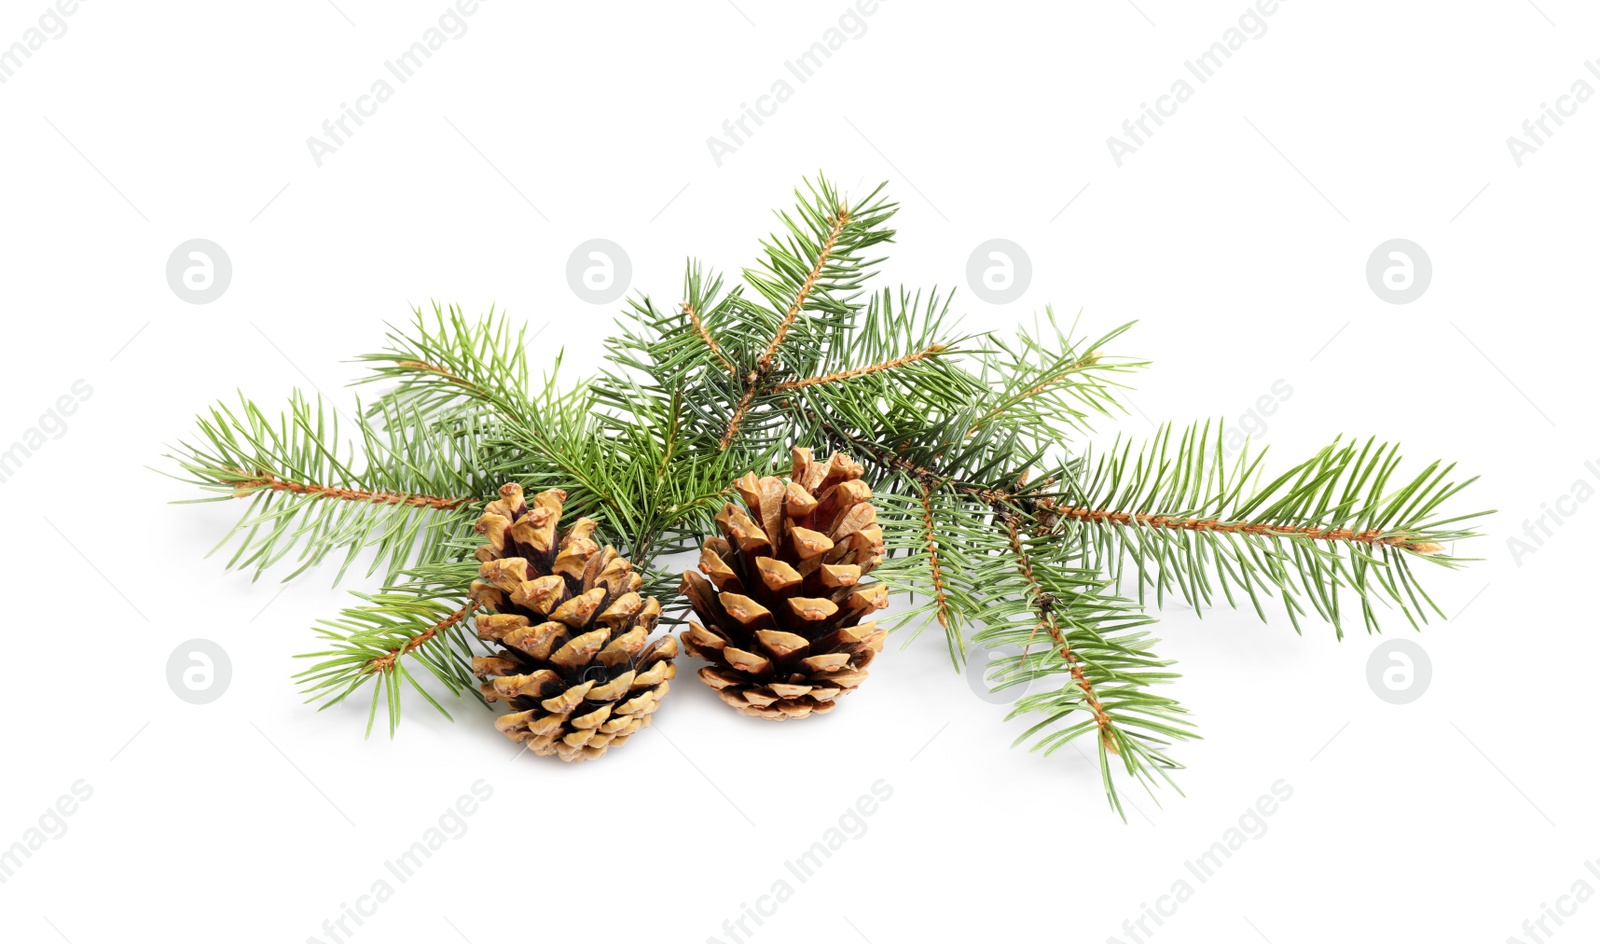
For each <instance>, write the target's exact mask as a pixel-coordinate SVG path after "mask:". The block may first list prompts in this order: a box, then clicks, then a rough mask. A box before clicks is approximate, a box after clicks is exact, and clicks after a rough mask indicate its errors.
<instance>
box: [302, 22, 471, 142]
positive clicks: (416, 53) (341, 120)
mask: <svg viewBox="0 0 1600 944" xmlns="http://www.w3.org/2000/svg"><path fill="white" fill-rule="evenodd" d="M485 2H487V0H455V3H453V4H451V5H450V6H448V7H446V8H445V11H444V12H443V13H441V14H439V20H438V24H439V25H437V26H430V27H428V28H427V29H426V30H424V31H423V33H422V38H421V39H419V40H417V41H416V42H414V43H412V44H411V46H410V47H409V48H407V49H404V50H402V51H401V52H400V54H399V55H398V56H395V57H394V58H393V59H388V60H385V61H384V63H383V68H384V70H385V71H386V72H388V73H389V75H390V76H392V77H394V79H395V81H397V82H399V83H400V84H401V85H404V84H406V83H407V82H409V81H411V79H412V78H413V77H415V76H416V74H417V72H418V71H419V70H420V69H421V68H422V67H423V66H424V65H427V63H428V60H430V59H432V58H433V54H434V53H436V52H438V51H439V50H441V49H443V48H444V45H445V43H447V42H449V41H450V40H452V39H460V38H461V37H463V36H465V35H467V17H470V16H472V15H473V14H475V13H477V12H478V4H480V3H485ZM394 91H395V87H394V86H393V85H391V84H389V79H388V78H387V77H384V76H379V77H378V78H377V79H375V80H373V82H372V85H371V87H370V88H368V89H367V93H366V94H365V95H360V96H357V97H356V101H355V104H354V105H350V104H347V103H345V102H340V103H339V115H338V117H335V118H329V119H328V120H326V121H324V122H323V123H322V136H321V137H319V136H317V135H312V136H310V137H309V138H306V148H307V149H308V150H310V151H311V159H312V160H313V161H315V162H316V164H317V166H318V167H319V168H320V167H321V166H322V162H323V161H324V160H326V159H327V157H328V156H329V155H331V154H335V153H338V150H339V148H341V147H343V146H344V145H346V144H348V143H350V138H351V137H353V136H354V135H355V133H356V130H357V129H359V128H361V127H362V126H363V125H365V124H366V123H367V122H366V119H368V118H371V117H372V116H374V115H376V114H377V113H378V108H379V107H380V106H382V105H383V103H384V102H387V101H388V100H389V99H391V98H393V97H394ZM352 123H354V125H355V128H352V127H350V125H351V124H352Z"/></svg>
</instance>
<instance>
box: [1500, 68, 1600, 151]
mask: <svg viewBox="0 0 1600 944" xmlns="http://www.w3.org/2000/svg"><path fill="white" fill-rule="evenodd" d="M1583 67H1584V68H1585V69H1588V70H1589V74H1590V75H1592V76H1594V77H1595V78H1596V79H1600V59H1596V60H1590V61H1586V62H1584V64H1583ZM1591 98H1594V86H1592V85H1590V84H1589V80H1588V79H1585V78H1584V77H1582V76H1579V77H1578V78H1577V79H1576V80H1574V81H1573V83H1572V85H1571V86H1570V87H1569V88H1568V89H1567V92H1566V94H1564V95H1559V96H1557V97H1556V103H1555V104H1554V105H1550V104H1548V103H1546V102H1540V103H1539V115H1538V117H1535V118H1529V119H1527V120H1526V121H1524V122H1523V123H1522V135H1521V136H1520V137H1519V136H1518V135H1514V134H1513V135H1511V136H1510V137H1508V138H1506V149H1507V150H1509V151H1510V152H1511V160H1512V161H1513V162H1514V163H1516V165H1517V168H1518V169H1519V170H1520V169H1521V167H1522V162H1523V161H1525V160H1527V158H1528V156H1529V155H1530V154H1533V153H1535V152H1537V151H1538V150H1539V149H1540V148H1541V147H1543V146H1545V145H1546V144H1549V143H1550V138H1551V137H1552V136H1553V135H1554V134H1555V133H1556V129H1557V128H1560V127H1561V126H1563V125H1565V124H1566V123H1567V122H1566V119H1568V118H1571V117H1572V116H1573V115H1576V114H1577V113H1578V106H1579V105H1583V104H1585V103H1587V102H1588V101H1589V99H1591ZM1552 124H1553V125H1555V127H1554V128H1552V127H1551V125H1552Z"/></svg>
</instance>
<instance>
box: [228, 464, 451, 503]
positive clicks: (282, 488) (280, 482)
mask: <svg viewBox="0 0 1600 944" xmlns="http://www.w3.org/2000/svg"><path fill="white" fill-rule="evenodd" d="M229 471H232V472H235V473H237V474H238V475H239V476H240V478H239V479H238V480H237V481H234V482H233V483H232V484H233V487H234V489H235V492H236V496H235V497H238V498H244V497H245V496H247V495H249V494H250V493H251V492H254V491H256V490H257V489H263V488H264V489H268V490H270V491H275V492H293V493H295V494H296V495H309V496H312V497H314V498H332V499H336V500H338V501H356V502H371V503H373V504H377V505H412V506H414V507H417V508H434V509H437V510H440V511H449V510H451V509H453V508H460V507H461V506H462V505H465V504H467V502H469V501H471V499H467V498H444V497H440V496H437V495H401V494H398V493H396V492H382V491H371V490H367V489H359V488H335V487H333V486H331V485H318V484H316V483H314V482H290V481H286V480H284V479H280V478H278V477H277V476H275V475H273V474H271V473H270V472H259V471H258V472H254V473H251V472H246V471H244V470H242V469H232V470H229ZM219 484H227V483H225V482H219Z"/></svg>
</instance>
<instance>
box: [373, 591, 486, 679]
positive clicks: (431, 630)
mask: <svg viewBox="0 0 1600 944" xmlns="http://www.w3.org/2000/svg"><path fill="white" fill-rule="evenodd" d="M473 610H474V606H473V605H472V604H471V603H467V604H464V605H462V606H459V607H457V608H456V610H455V612H453V613H451V614H450V615H449V616H446V617H445V618H444V619H442V620H439V621H438V622H437V623H434V624H433V625H432V626H429V627H428V628H427V629H425V630H423V631H422V632H420V633H418V634H416V635H415V636H412V637H411V638H410V639H408V640H406V641H405V642H403V643H401V644H400V645H398V646H395V647H394V648H392V649H390V650H389V651H388V652H386V653H384V654H383V655H381V656H376V657H374V658H373V659H372V660H371V661H369V662H368V663H367V664H366V669H365V671H366V672H367V674H368V675H371V674H372V673H374V672H392V671H394V667H395V663H396V662H398V661H399V660H400V659H401V658H403V657H404V656H408V655H410V654H411V653H412V652H414V651H416V650H417V649H420V648H422V647H423V646H425V645H427V644H428V643H430V642H432V641H433V640H434V638H435V637H437V636H438V635H439V634H440V633H441V632H444V631H446V630H448V629H449V628H450V627H452V626H454V625H456V624H457V623H460V622H463V621H465V620H466V619H468V618H469V617H471V616H472V613H473Z"/></svg>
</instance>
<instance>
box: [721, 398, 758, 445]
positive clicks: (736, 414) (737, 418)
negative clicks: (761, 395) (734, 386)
mask: <svg viewBox="0 0 1600 944" xmlns="http://www.w3.org/2000/svg"><path fill="white" fill-rule="evenodd" d="M755 398H756V388H755V387H751V388H750V389H749V390H746V391H745V392H744V396H743V397H741V398H740V399H739V405H738V406H736V407H734V408H733V416H731V417H729V418H728V428H727V429H726V430H725V431H724V432H723V434H722V443H721V447H720V448H721V449H722V450H723V451H724V452H726V451H727V449H728V447H729V446H730V445H732V444H733V437H734V435H735V434H736V433H738V432H739V424H740V423H742V422H744V415H745V413H747V412H749V410H750V401H751V400H754V399H755Z"/></svg>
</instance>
